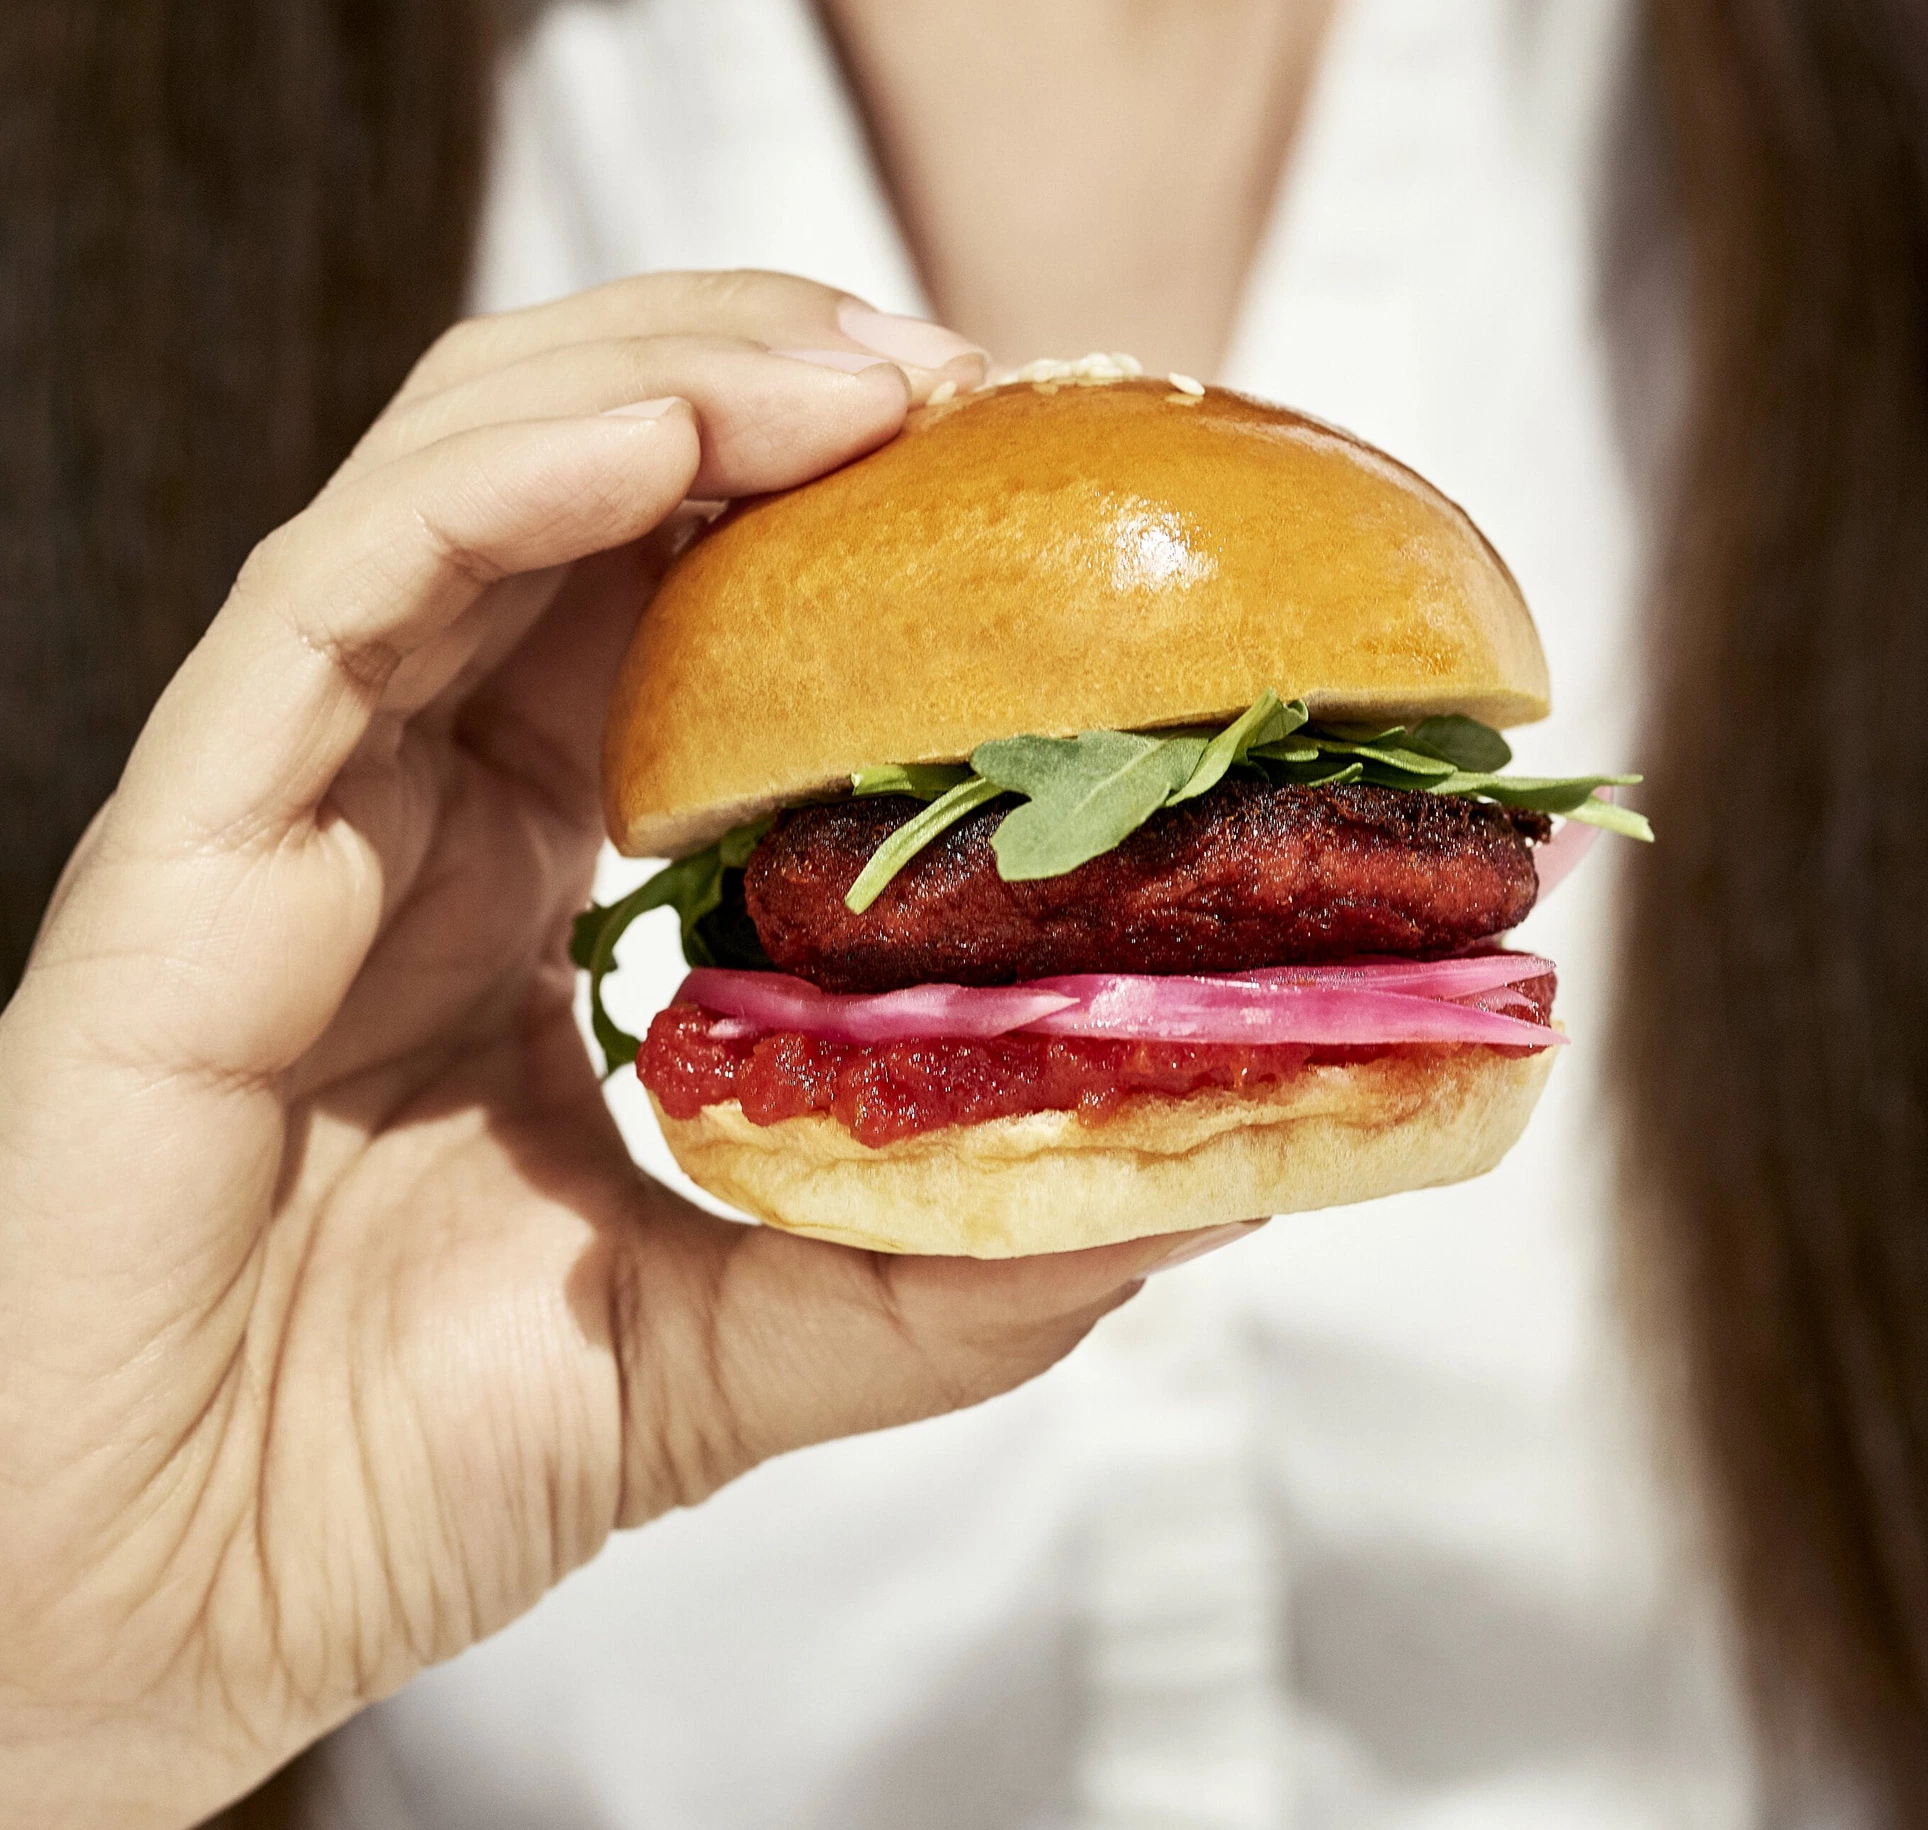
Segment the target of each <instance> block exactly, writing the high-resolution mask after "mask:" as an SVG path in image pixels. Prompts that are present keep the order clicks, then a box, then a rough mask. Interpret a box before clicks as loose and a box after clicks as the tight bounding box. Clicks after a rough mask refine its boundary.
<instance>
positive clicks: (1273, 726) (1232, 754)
mask: <svg viewBox="0 0 1928 1830" xmlns="http://www.w3.org/2000/svg"><path fill="white" fill-rule="evenodd" d="M1306 716H1307V714H1306V709H1305V701H1304V700H1303V699H1294V700H1293V701H1292V703H1291V704H1290V705H1281V704H1280V703H1279V696H1278V694H1277V693H1275V692H1274V691H1273V690H1272V689H1271V688H1270V687H1269V686H1268V687H1267V688H1266V689H1265V691H1264V692H1262V693H1260V694H1259V696H1258V697H1257V698H1256V699H1255V700H1253V702H1252V704H1251V706H1250V707H1249V708H1248V709H1247V710H1246V711H1244V712H1243V713H1241V714H1240V715H1239V716H1238V717H1237V718H1235V719H1234V720H1233V721H1232V722H1231V723H1230V724H1228V725H1227V726H1226V727H1225V729H1224V730H1222V731H1220V732H1219V734H1218V735H1217V736H1216V737H1214V738H1213V739H1212V741H1211V742H1210V743H1208V744H1207V745H1206V746H1205V754H1204V755H1203V756H1201V757H1200V758H1199V759H1198V766H1197V767H1196V768H1195V769H1193V771H1192V772H1191V775H1190V776H1189V777H1188V778H1187V780H1186V782H1185V785H1184V786H1183V787H1182V788H1180V789H1178V790H1176V791H1175V792H1174V793H1173V794H1172V795H1171V797H1170V798H1169V799H1168V800H1167V801H1166V803H1165V804H1166V806H1168V807H1172V806H1176V805H1177V804H1178V803H1179V802H1180V801H1189V800H1190V799H1191V798H1192V796H1193V795H1195V794H1203V793H1205V792H1206V790H1207V789H1210V788H1216V787H1217V786H1218V785H1219V783H1220V782H1222V781H1223V780H1224V779H1225V772H1226V770H1228V769H1231V768H1235V767H1236V766H1237V765H1238V764H1240V763H1242V762H1244V761H1245V760H1246V759H1247V758H1248V757H1249V756H1250V755H1251V754H1252V752H1253V751H1254V750H1256V749H1260V748H1262V747H1263V746H1265V745H1267V744H1279V743H1283V742H1284V741H1285V739H1286V738H1288V737H1290V736H1291V734H1292V733H1293V732H1294V731H1296V730H1297V729H1298V728H1299V727H1300V726H1301V725H1303V724H1304V723H1305V721H1306ZM1316 753H1317V752H1314V754H1316Z"/></svg>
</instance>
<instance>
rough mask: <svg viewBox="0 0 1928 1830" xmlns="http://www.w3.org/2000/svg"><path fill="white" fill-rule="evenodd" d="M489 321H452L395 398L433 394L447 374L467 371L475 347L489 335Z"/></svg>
mask: <svg viewBox="0 0 1928 1830" xmlns="http://www.w3.org/2000/svg"><path fill="white" fill-rule="evenodd" d="M490 322H491V320H490V319H488V318H486V317H479V318H463V319H461V320H460V321H459V322H457V323H454V324H451V325H450V326H449V327H448V329H447V330H445V331H443V332H442V334H441V335H440V336H439V337H437V338H436V339H435V341H434V342H433V343H431V344H430V345H429V346H428V348H427V349H426V350H424V351H423V352H422V354H421V355H420V356H419V357H418V358H417V359H416V362H415V366H414V367H413V368H412V369H410V370H409V372H408V379H407V380H406V381H404V382H403V383H402V388H401V392H400V393H399V394H398V395H397V396H396V398H397V399H398V400H407V399H409V398H410V397H411V396H414V395H418V394H425V393H431V392H433V391H434V390H435V389H437V388H439V387H441V386H442V385H443V381H444V377H446V376H449V375H454V374H459V373H461V372H462V371H463V370H465V369H466V368H467V367H468V365H469V362H470V359H471V357H472V355H473V353H474V351H475V349H476V346H477V345H478V344H480V343H481V342H482V341H483V339H484V337H485V336H486V334H487V331H486V327H487V326H488V325H489V323H490Z"/></svg>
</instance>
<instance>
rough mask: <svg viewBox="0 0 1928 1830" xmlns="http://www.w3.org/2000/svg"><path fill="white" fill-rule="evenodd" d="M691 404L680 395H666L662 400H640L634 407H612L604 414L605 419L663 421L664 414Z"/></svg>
mask: <svg viewBox="0 0 1928 1830" xmlns="http://www.w3.org/2000/svg"><path fill="white" fill-rule="evenodd" d="M688 405H689V402H688V401H686V400H685V399H684V398H683V397H682V396H681V395H680V394H665V395H664V396H663V398H662V399H661V400H639V401H637V402H636V403H635V405H633V406H628V407H610V408H608V409H607V410H606V411H605V412H604V413H603V418H604V419H661V418H662V417H663V415H664V414H666V413H669V412H671V411H673V410H674V409H675V408H677V407H686V406H688Z"/></svg>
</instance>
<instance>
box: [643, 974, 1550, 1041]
mask: <svg viewBox="0 0 1928 1830" xmlns="http://www.w3.org/2000/svg"><path fill="white" fill-rule="evenodd" d="M1552 970H1553V968H1552V965H1551V964H1550V963H1549V962H1548V961H1546V960H1543V959H1540V958H1537V957H1536V956H1534V955H1532V954H1523V953H1501V954H1478V955H1472V956H1469V957H1466V958H1463V959H1455V960H1430V961H1429V960H1360V961H1353V962H1349V963H1346V964H1342V965H1338V966H1282V967H1274V968H1268V969H1266V970H1263V971H1260V972H1254V973H1247V974H1241V975H1238V976H1217V977H1190V976H1182V975H1180V976H1165V975H1157V976H1153V975H1149V974H1135V973H1080V974H1072V975H1068V976H1066V977H1062V978H1053V979H1038V980H1034V981H1033V982H1031V983H1030V984H1026V985H993V986H974V985H912V986H910V987H908V988H906V989H905V990H902V991H886V992H879V993H876V994H874V995H870V996H859V997H840V996H837V995H835V994H833V993H831V992H826V991H819V990H818V989H817V988H816V986H814V985H811V984H809V983H808V982H807V981H805V980H803V979H799V978H792V977H790V976H788V975H787V974H785V973H779V972H728V971H723V970H720V969H717V968H713V967H702V968H699V969H698V970H696V971H694V972H692V973H691V974H690V975H689V976H688V978H686V979H685V980H684V981H683V984H682V987H681V989H680V990H679V991H678V992H677V994H676V995H677V998H678V1000H679V1001H682V1002H687V1003H692V1004H699V1005H701V1006H702V1007H703V1008H704V1009H706V1010H711V1011H715V1012H716V1013H717V1014H718V1015H720V1016H723V1017H726V1018H729V1019H731V1020H732V1028H733V1030H735V1029H736V1025H738V1024H741V1025H744V1026H745V1027H746V1028H754V1029H755V1030H761V1031H768V1030H794V1031H799V1032H801V1033H802V1034H804V1035H810V1036H819V1037H822V1038H823V1039H825V1040H826V1041H833V1042H853V1043H872V1042H893V1041H914V1040H917V1039H919V1038H927V1037H928V1038H935V1037H940V1036H952V1037H980V1038H982V1037H991V1036H1002V1035H1009V1034H1012V1033H1014V1032H1022V1033H1024V1034H1028V1035H1048V1036H1100V1037H1114V1038H1134V1039H1140V1040H1145V1041H1170V1042H1232V1043H1239V1042H1243V1043H1250V1044H1262V1043H1273V1042H1306V1043H1314V1044H1327V1045H1336V1046H1372V1045H1375V1044H1378V1043H1393V1042H1479V1043H1489V1044H1494V1045H1498V1046H1501V1047H1515V1048H1521V1047H1523V1048H1549V1047H1554V1046H1557V1045H1558V1044H1559V1043H1560V1042H1562V1041H1563V1040H1564V1038H1563V1037H1562V1036H1560V1034H1559V1033H1558V1032H1557V1031H1555V1030H1552V1029H1549V1028H1548V1027H1547V1025H1545V1024H1543V1023H1536V1022H1530V1021H1523V1020H1521V1019H1520V1018H1518V1017H1513V1016H1507V1015H1504V1014H1502V1013H1501V1012H1498V1011H1494V1010H1491V1009H1480V1008H1477V1007H1476V1006H1474V1005H1471V1004H1465V1003H1456V1002H1454V1001H1453V1000H1454V999H1456V998H1470V997H1479V996H1481V995H1483V994H1486V993H1490V992H1494V991H1500V990H1503V989H1504V988H1505V987H1506V986H1508V985H1517V984H1520V983H1523V982H1524V981H1526V980H1528V979H1532V978H1538V977H1541V976H1543V975H1544V974H1546V973H1548V972H1551V971H1552ZM1496 1001H1505V1000H1496ZM1520 1003H1521V1005H1522V1006H1527V1001H1526V1000H1525V999H1524V998H1522V999H1520ZM1527 1007H1528V1008H1530V1006H1527ZM736 1033H737V1034H738V1035H739V1036H740V1035H742V1034H743V1033H744V1031H743V1030H736Z"/></svg>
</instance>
